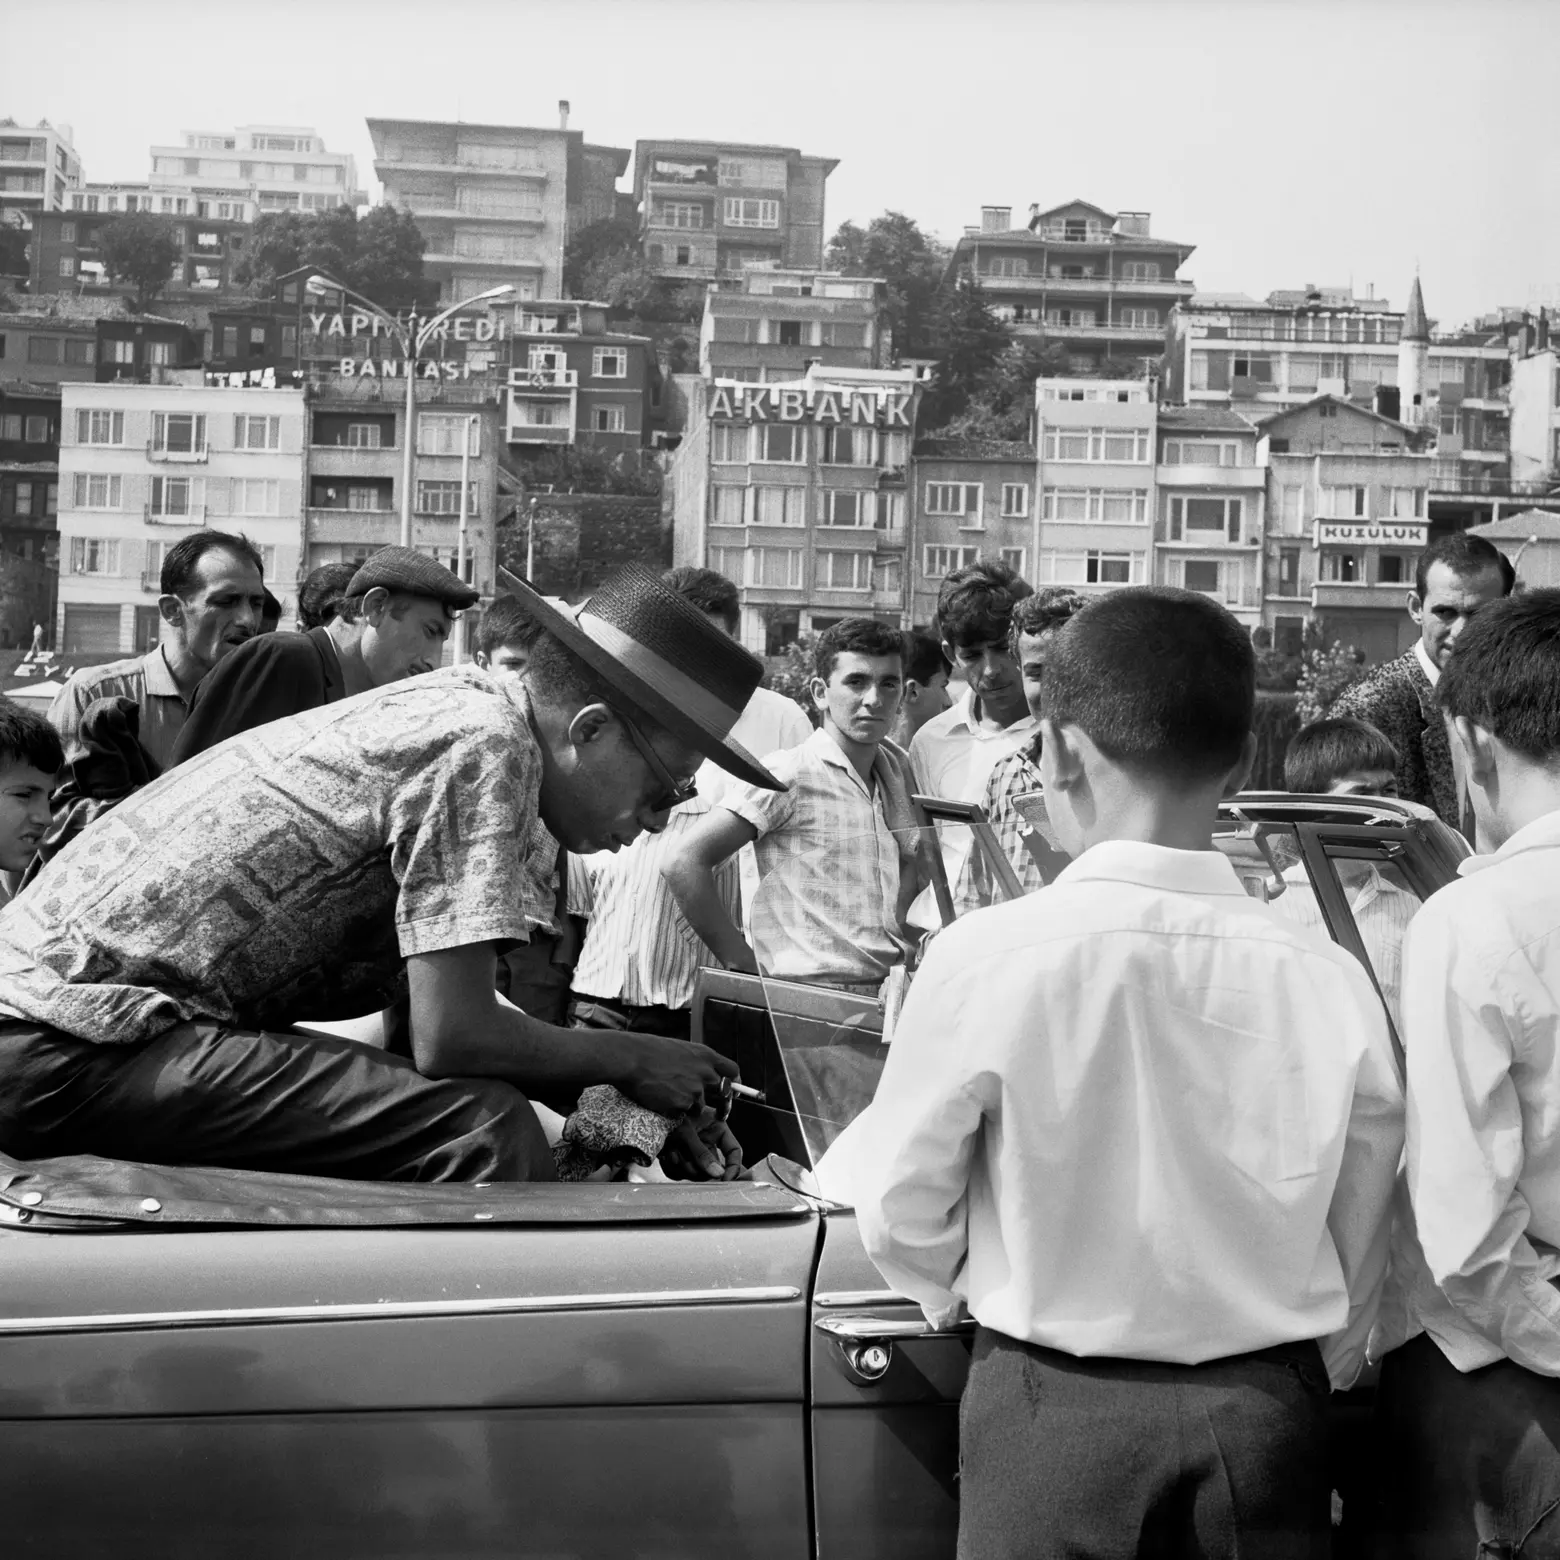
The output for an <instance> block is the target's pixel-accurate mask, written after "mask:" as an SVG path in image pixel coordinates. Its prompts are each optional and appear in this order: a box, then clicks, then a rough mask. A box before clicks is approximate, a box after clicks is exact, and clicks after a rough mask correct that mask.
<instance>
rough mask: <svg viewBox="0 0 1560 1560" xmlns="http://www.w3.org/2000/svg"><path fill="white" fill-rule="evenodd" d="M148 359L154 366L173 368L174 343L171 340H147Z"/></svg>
mask: <svg viewBox="0 0 1560 1560" xmlns="http://www.w3.org/2000/svg"><path fill="white" fill-rule="evenodd" d="M146 361H147V362H148V363H149V364H151V365H152V367H154V368H171V367H172V366H173V343H172V342H171V341H149V342H147V344H146Z"/></svg>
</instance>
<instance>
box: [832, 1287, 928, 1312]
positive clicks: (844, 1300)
mask: <svg viewBox="0 0 1560 1560" xmlns="http://www.w3.org/2000/svg"><path fill="white" fill-rule="evenodd" d="M813 1304H814V1305H817V1306H819V1307H821V1308H823V1309H825V1310H829V1309H834V1308H838V1307H842V1306H855V1305H914V1304H915V1301H914V1300H909V1299H906V1297H905V1296H904V1295H899V1294H895V1293H894V1291H893V1290H892V1289H829V1290H821V1291H820V1292H819V1293H818V1294H816V1295H814V1296H813Z"/></svg>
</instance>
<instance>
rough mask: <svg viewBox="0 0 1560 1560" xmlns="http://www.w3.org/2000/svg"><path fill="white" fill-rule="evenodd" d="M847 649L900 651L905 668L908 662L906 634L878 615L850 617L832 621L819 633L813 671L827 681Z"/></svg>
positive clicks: (882, 652) (870, 652) (857, 652)
mask: <svg viewBox="0 0 1560 1560" xmlns="http://www.w3.org/2000/svg"><path fill="white" fill-rule="evenodd" d="M847 652H849V653H852V654H855V655H897V656H898V657H899V665H900V669H901V672H902V671H903V668H904V664H905V636H904V634H903V633H902V632H901V631H900V630H899V629H897V628H893V627H891V626H890V625H889V624H887V623H880V622H878V620H877V619H876V618H869V617H848V618H841V619H840V620H839V622H838V623H831V624H830V625H829V626H828V627H827V628H826V629H824V631H823V632H822V633H821V634H820V635H819V636H818V645H817V648H816V649H815V650H814V651H813V673H814V675H816V676H818V677H821V678H822V679H823V680H824V681H825V682H827V681H828V680H829V678H830V676H832V675H833V672H834V663H835V662H836V661H838V660H839V658H840V657H841V656H842V655H844V654H846V653H847Z"/></svg>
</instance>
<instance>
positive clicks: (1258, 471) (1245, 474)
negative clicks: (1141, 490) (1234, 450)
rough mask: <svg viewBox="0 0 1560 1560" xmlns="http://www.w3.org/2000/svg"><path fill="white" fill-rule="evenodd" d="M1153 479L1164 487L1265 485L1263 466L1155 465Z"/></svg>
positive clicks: (1258, 487)
mask: <svg viewBox="0 0 1560 1560" xmlns="http://www.w3.org/2000/svg"><path fill="white" fill-rule="evenodd" d="M1154 481H1155V482H1156V483H1158V485H1159V486H1160V487H1165V488H1249V489H1251V490H1252V491H1253V492H1258V493H1260V492H1261V491H1262V490H1263V488H1264V487H1266V485H1267V468H1266V467H1265V466H1156V467H1155V468H1154Z"/></svg>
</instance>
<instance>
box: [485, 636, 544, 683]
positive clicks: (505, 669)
mask: <svg viewBox="0 0 1560 1560" xmlns="http://www.w3.org/2000/svg"><path fill="white" fill-rule="evenodd" d="M530 664H531V652H530V650H529V649H528V648H527V647H526V646H525V645H519V644H509V645H500V646H499V647H498V648H497V649H496V650H495V651H494V652H493V653H492V654H491V655H489V654H488V653H487V652H486V651H485V650H479V651H477V665H478V666H480V667H481V668H482V669H483V670H484V671H487V672H491V673H492V674H493V675H494V676H495V677H507V678H509V679H510V680H511V681H513V682H520V681H521V680H522V679H523V678H524V677H525V669H526V667H528V666H529V665H530Z"/></svg>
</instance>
